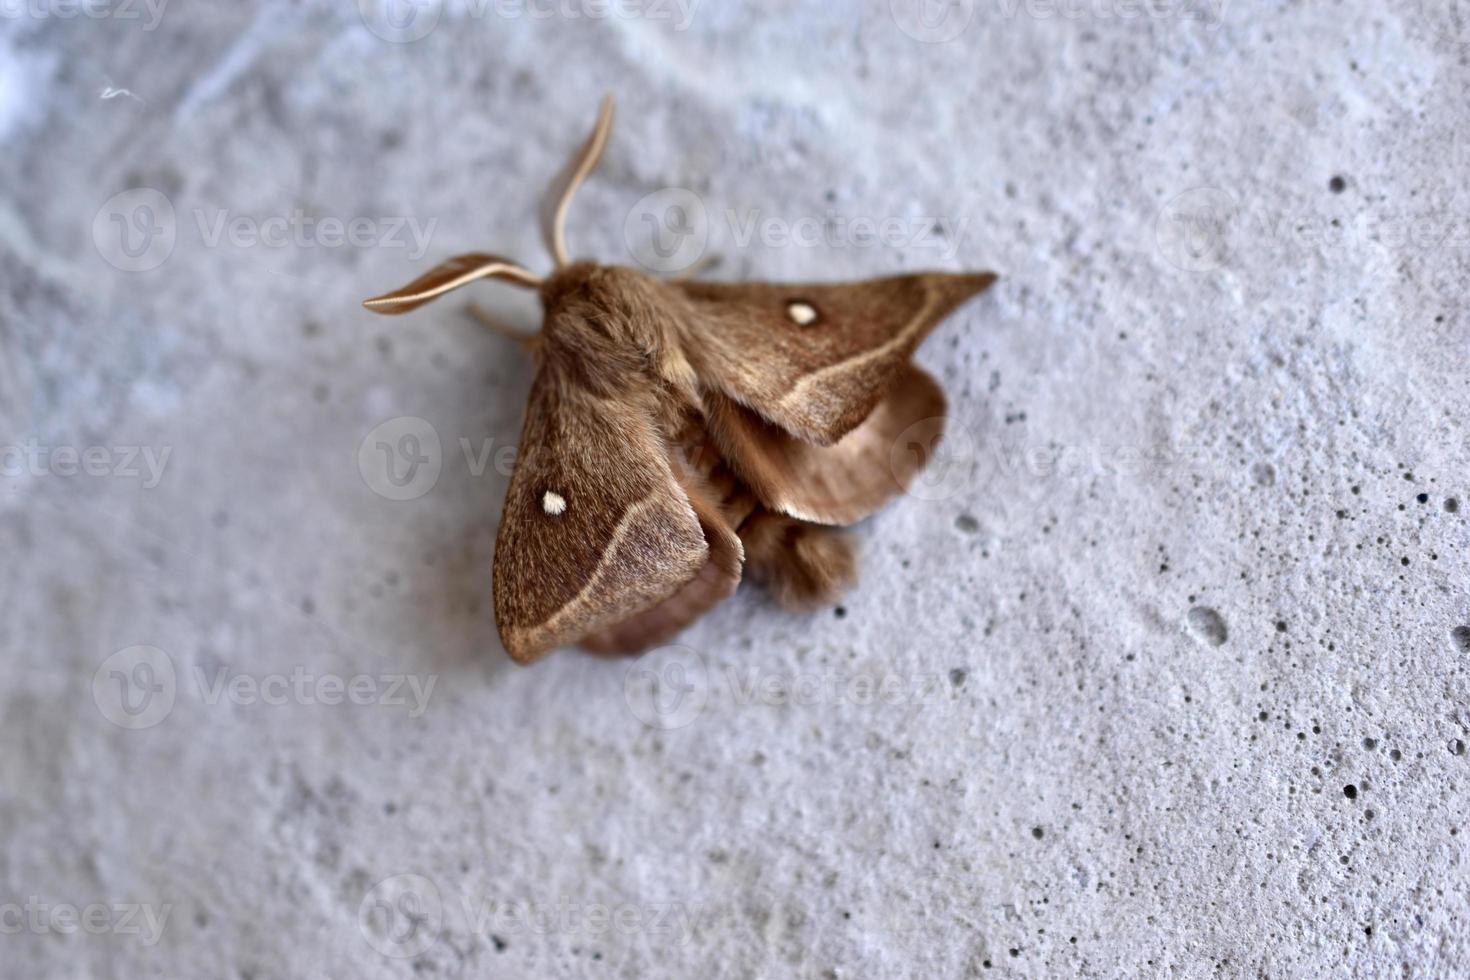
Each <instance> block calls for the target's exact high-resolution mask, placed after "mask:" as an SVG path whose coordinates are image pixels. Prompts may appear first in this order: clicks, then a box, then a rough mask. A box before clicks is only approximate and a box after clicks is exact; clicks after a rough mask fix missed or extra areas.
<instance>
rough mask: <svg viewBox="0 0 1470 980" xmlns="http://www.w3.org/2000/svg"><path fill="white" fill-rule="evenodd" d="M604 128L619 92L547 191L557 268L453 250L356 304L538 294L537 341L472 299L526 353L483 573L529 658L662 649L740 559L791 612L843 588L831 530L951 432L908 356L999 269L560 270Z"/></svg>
mask: <svg viewBox="0 0 1470 980" xmlns="http://www.w3.org/2000/svg"><path fill="white" fill-rule="evenodd" d="M611 125H612V101H611V99H610V98H609V99H604V101H603V103H602V107H601V111H600V113H599V115H598V119H597V124H596V126H595V127H594V128H593V131H592V134H591V135H590V136H589V137H588V139H587V140H586V142H585V143H584V144H583V145H582V146H581V148H580V149H579V150H578V151H577V152H576V153H575V154H574V155H573V156H572V158H571V160H570V161H568V163H567V166H566V167H565V168H564V169H563V170H562V172H561V173H560V174H559V175H558V176H557V178H556V179H555V180H554V181H553V183H552V185H551V188H550V189H549V191H548V194H547V196H546V199H545V201H544V205H543V207H542V209H541V230H542V235H543V237H544V239H545V241H546V245H547V248H548V249H549V251H550V252H551V255H552V257H553V259H554V260H555V263H556V268H555V269H554V270H553V271H552V272H551V273H550V274H548V275H547V276H545V277H544V278H543V277H541V276H538V275H536V274H535V273H533V272H531V271H530V270H528V269H527V268H525V267H524V266H522V265H519V264H518V263H516V262H513V261H511V260H509V259H506V258H501V257H499V256H495V255H487V254H479V253H476V254H470V255H461V256H457V257H455V258H452V259H449V260H448V261H446V262H444V263H443V264H442V265H439V266H437V267H436V268H434V269H432V270H431V271H429V272H428V273H426V274H425V275H423V276H422V277H420V278H419V279H416V280H415V281H413V282H412V283H410V284H408V285H407V286H405V287H403V288H402V289H399V290H396V291H395V292H391V293H388V294H386V295H384V296H379V297H376V298H374V299H369V300H366V301H365V302H364V304H363V305H364V306H366V307H367V308H368V309H369V310H372V311H374V312H376V313H386V314H398V313H407V312H408V311H410V310H413V309H416V308H418V307H420V306H422V305H424V304H425V303H428V302H430V301H432V300H434V299H437V298H438V297H440V296H443V295H444V294H446V293H448V292H450V291H452V290H455V289H458V288H459V287H461V286H464V285H466V284H468V283H470V282H473V281H475V280H478V279H486V278H489V279H499V280H502V281H505V282H509V283H511V284H514V285H517V286H522V287H527V288H531V289H535V290H537V291H538V292H539V294H540V299H541V303H542V306H543V308H544V310H545V318H544V321H543V324H542V327H541V330H540V332H539V333H538V334H535V335H534V336H524V335H520V334H516V333H515V331H513V330H507V329H506V328H505V327H504V326H502V325H500V324H499V323H498V321H496V320H494V318H493V317H490V316H488V315H487V314H485V313H484V312H483V311H476V312H477V315H478V316H480V318H481V319H483V320H485V321H486V322H487V323H488V324H489V325H490V326H492V327H495V328H496V329H499V330H501V331H502V332H509V333H511V334H513V335H515V336H517V338H518V339H519V340H520V342H521V344H522V346H523V347H525V348H526V349H527V350H528V351H529V352H530V354H531V356H532V358H533V360H534V362H535V365H536V370H535V380H534V381H533V383H532V385H531V393H530V401H529V404H528V405H527V408H526V419H525V424H524V428H523V430H522V434H521V443H520V452H519V455H518V457H517V459H516V465H515V470H514V472H513V474H512V476H511V481H510V489H509V491H508V492H507V495H506V500H505V507H504V512H503V515H502V517H501V522H500V530H499V532H498V535H497V538H496V542H495V569H494V579H493V591H494V594H495V621H496V625H497V626H498V628H499V630H500V637H501V640H502V642H503V643H504V644H505V649H506V650H507V652H509V654H510V655H511V657H513V658H514V659H515V660H517V661H518V662H520V663H523V664H524V663H530V662H531V661H533V660H535V659H537V658H538V657H540V656H542V655H543V654H545V653H546V652H547V651H549V650H551V649H553V648H555V647H559V646H564V645H571V644H578V645H581V646H583V647H585V648H587V649H590V650H593V651H597V652H606V653H622V652H626V653H632V652H636V651H639V650H642V649H645V648H647V647H650V646H653V645H657V644H659V643H662V642H664V641H666V640H668V639H669V638H671V637H672V636H674V634H676V633H678V632H679V631H680V630H682V629H683V628H684V627H686V626H687V625H689V624H690V623H691V622H693V621H694V620H695V619H696V618H697V617H698V616H699V615H700V614H702V613H703V612H705V611H706V610H707V609H709V608H710V607H712V606H713V605H715V604H716V603H717V602H719V601H720V600H722V599H725V598H727V597H728V596H730V595H731V594H733V593H734V592H735V588H736V586H737V585H738V584H739V583H740V579H741V576H742V573H748V574H749V575H750V576H751V577H752V578H754V579H756V580H758V581H761V582H763V583H765V584H766V585H767V586H768V587H769V588H770V589H771V590H772V592H773V593H774V595H775V597H776V598H777V600H778V601H779V602H781V603H782V604H783V605H785V606H788V607H792V608H803V607H811V606H813V605H816V604H818V603H823V602H828V601H831V600H833V599H834V598H835V597H836V596H837V595H838V594H839V593H840V591H841V590H842V589H843V588H845V587H846V586H847V585H848V584H849V583H850V582H851V580H852V578H853V575H854V564H855V562H854V557H853V551H852V545H851V543H850V541H849V539H848V538H847V536H846V535H845V534H844V533H843V532H842V531H840V530H839V527H840V526H841V525H847V524H852V523H853V522H855V521H858V520H860V519H861V518H863V517H866V516H867V515H869V514H871V513H872V512H873V511H875V510H877V509H878V508H879V507H880V506H882V504H883V503H884V502H886V501H887V500H888V499H890V498H891V497H893V496H895V495H897V494H899V493H901V492H903V490H904V489H905V488H906V487H907V486H908V485H909V484H910V482H911V481H912V480H913V479H914V477H915V476H916V475H917V474H918V472H919V471H920V470H921V469H923V467H924V466H925V465H926V464H927V463H928V461H929V458H930V456H931V454H932V453H933V451H934V449H935V446H936V445H937V443H938V438H939V436H940V435H941V432H942V428H943V424H944V412H945V400H944V394H943V392H942V391H941V390H940V388H939V385H938V383H937V382H936V381H935V380H934V378H933V377H931V376H930V375H929V374H927V373H926V372H924V371H923V370H921V369H920V368H919V367H917V366H916V365H915V364H913V362H912V356H913V353H914V350H915V348H916V347H917V346H918V345H919V342H920V341H922V340H923V339H924V337H925V336H926V335H927V334H928V333H929V332H930V331H931V330H932V329H934V327H935V326H936V325H937V324H938V323H939V322H940V320H942V319H943V318H944V317H945V316H947V315H948V314H949V313H950V312H951V311H952V310H954V309H955V308H956V307H957V306H959V305H960V304H961V303H963V302H964V301H965V300H967V299H968V298H970V297H971V296H974V295H975V294H976V293H979V292H980V291H982V290H984V289H985V288H987V287H988V286H989V285H990V284H991V283H992V282H994V281H995V275H994V274H993V273H989V272H979V273H968V274H953V273H944V272H922V273H916V274H912V275H903V276H891V277H887V278H880V279H871V280H868V281H865V282H852V283H821V284H818V283H803V284H785V283H764V282H721V283H716V282H697V281H693V279H692V277H691V276H688V275H686V276H684V277H680V278H675V279H659V278H656V277H654V276H652V275H648V274H645V273H643V272H640V271H638V270H635V269H631V268H625V267H620V266H607V265H598V264H596V263H593V262H586V261H578V262H572V261H570V260H569V258H568V253H567V247H566V238H565V223H566V213H567V208H568V206H569V205H570V204H571V200H572V197H573V195H574V194H575V192H576V190H577V188H578V186H579V185H580V184H581V183H582V181H583V180H584V179H585V178H586V177H587V175H588V173H589V172H590V171H591V170H592V169H593V167H595V166H596V164H597V162H598V160H599V159H600V158H601V156H602V152H603V149H604V147H605V146H606V145H607V139H608V133H609V130H610V128H611ZM900 440H902V441H903V444H902V445H900Z"/></svg>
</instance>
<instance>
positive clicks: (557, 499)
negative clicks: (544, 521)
mask: <svg viewBox="0 0 1470 980" xmlns="http://www.w3.org/2000/svg"><path fill="white" fill-rule="evenodd" d="M541 509H542V510H544V511H546V513H548V514H550V515H551V516H552V517H556V516H557V515H559V514H562V513H564V512H565V511H566V509H567V498H565V497H563V496H562V495H561V494H559V493H553V492H551V491H550V490H548V491H546V496H544V497H542V498H541Z"/></svg>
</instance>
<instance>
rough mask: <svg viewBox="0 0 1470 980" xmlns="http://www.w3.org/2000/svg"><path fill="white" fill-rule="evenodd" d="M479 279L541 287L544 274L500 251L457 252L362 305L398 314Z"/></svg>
mask: <svg viewBox="0 0 1470 980" xmlns="http://www.w3.org/2000/svg"><path fill="white" fill-rule="evenodd" d="M477 279H500V280H503V281H505V282H508V283H511V284H512V285H515V286H521V287H524V288H526V289H538V288H540V286H541V277H540V276H538V275H536V274H535V273H534V272H532V271H531V270H529V269H527V268H526V267H525V266H523V265H520V264H519V263H517V262H512V261H511V260H510V259H504V258H501V257H500V256H498V255H483V254H480V253H478V252H477V253H474V254H471V255H456V256H455V257H454V258H452V259H449V260H447V261H445V262H442V263H440V264H439V265H436V266H435V267H434V268H432V269H430V270H429V271H428V272H426V273H424V274H423V275H422V276H419V277H418V278H417V279H415V280H414V281H413V282H411V283H409V284H408V285H407V286H404V287H403V288H402V289H395V290H394V291H393V292H391V293H384V294H383V295H382V296H374V297H373V298H372V299H365V300H363V301H362V305H363V306H365V307H367V308H368V309H369V310H372V311H373V312H374V313H383V314H386V315H389V316H394V315H397V314H399V313H407V312H408V311H409V310H416V309H418V308H419V307H420V306H423V305H424V304H425V303H430V302H433V301H434V300H436V299H438V298H439V297H440V296H443V295H444V294H445V293H449V292H453V291H454V290H456V289H458V288H460V287H461V286H466V285H468V284H470V283H472V282H474V281H475V280H477Z"/></svg>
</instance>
